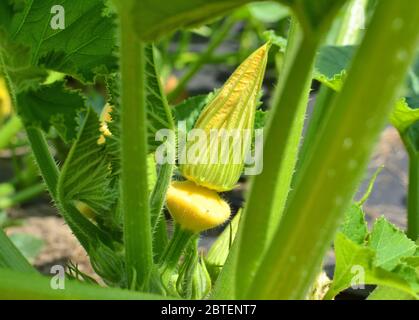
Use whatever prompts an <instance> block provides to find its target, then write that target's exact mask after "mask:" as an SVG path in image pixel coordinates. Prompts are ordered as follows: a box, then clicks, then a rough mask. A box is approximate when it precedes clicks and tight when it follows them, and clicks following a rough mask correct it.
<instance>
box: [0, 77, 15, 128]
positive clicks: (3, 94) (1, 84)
mask: <svg viewBox="0 0 419 320" xmlns="http://www.w3.org/2000/svg"><path fill="white" fill-rule="evenodd" d="M11 111H12V101H11V99H10V95H9V92H8V91H7V86H6V81H5V80H4V79H3V78H0V121H1V120H2V119H4V118H5V117H7V116H9V115H10V113H11Z"/></svg>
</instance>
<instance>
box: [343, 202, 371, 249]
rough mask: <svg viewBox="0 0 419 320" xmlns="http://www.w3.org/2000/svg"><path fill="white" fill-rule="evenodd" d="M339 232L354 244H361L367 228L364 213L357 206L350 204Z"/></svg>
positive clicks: (366, 233)
mask: <svg viewBox="0 0 419 320" xmlns="http://www.w3.org/2000/svg"><path fill="white" fill-rule="evenodd" d="M340 231H341V232H342V233H343V234H344V235H345V236H346V237H347V238H348V239H350V240H352V241H353V242H355V243H356V244H363V243H364V241H365V239H366V237H367V235H368V228H367V222H366V221H365V213H364V211H363V210H362V207H361V206H359V205H358V204H352V205H351V206H350V208H349V209H348V210H347V211H346V213H345V218H344V222H343V224H342V226H341V227H340Z"/></svg>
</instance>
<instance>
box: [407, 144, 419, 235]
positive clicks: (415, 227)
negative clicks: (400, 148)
mask: <svg viewBox="0 0 419 320" xmlns="http://www.w3.org/2000/svg"><path fill="white" fill-rule="evenodd" d="M407 212H408V218H407V236H408V237H409V238H410V239H412V240H413V241H416V240H417V239H418V237H419V154H418V153H416V152H409V189H408V196H407Z"/></svg>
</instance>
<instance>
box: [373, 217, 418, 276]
mask: <svg viewBox="0 0 419 320" xmlns="http://www.w3.org/2000/svg"><path fill="white" fill-rule="evenodd" d="M368 247H369V248H371V249H373V250H374V251H375V252H376V257H375V259H374V265H375V266H377V267H381V268H383V269H385V270H388V271H392V270H393V269H394V268H395V267H396V266H397V265H398V264H399V263H400V259H401V258H404V257H409V256H411V255H413V254H414V253H415V252H416V249H417V246H416V244H415V243H414V242H413V241H412V240H410V239H409V238H408V237H407V236H406V235H405V234H404V233H403V232H402V231H400V230H398V229H397V228H396V227H395V226H393V225H392V224H390V223H389V222H388V221H387V220H385V219H384V218H380V219H378V220H377V221H376V222H375V224H374V227H373V230H372V232H371V236H370V239H369V242H368Z"/></svg>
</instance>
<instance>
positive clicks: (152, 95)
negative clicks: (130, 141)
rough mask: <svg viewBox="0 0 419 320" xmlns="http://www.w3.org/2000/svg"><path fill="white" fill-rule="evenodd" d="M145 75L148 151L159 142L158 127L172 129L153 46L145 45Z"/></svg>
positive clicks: (169, 112)
mask: <svg viewBox="0 0 419 320" xmlns="http://www.w3.org/2000/svg"><path fill="white" fill-rule="evenodd" d="M144 50H145V60H146V77H147V81H146V83H147V86H146V92H147V100H146V107H147V120H148V121H147V125H148V146H149V149H148V151H149V152H153V151H154V150H155V148H157V147H158V146H159V145H160V144H161V142H160V141H156V139H155V137H156V132H157V131H159V130H160V129H169V130H173V129H174V123H173V117H172V113H171V110H170V108H169V105H168V103H167V99H166V96H165V94H164V92H163V88H162V85H161V82H160V78H159V76H158V75H159V73H158V72H157V68H156V62H155V53H154V50H155V49H154V46H152V45H147V46H146V47H145V49H144Z"/></svg>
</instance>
